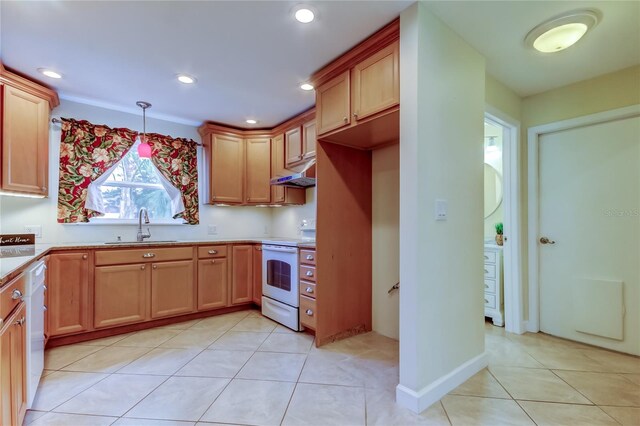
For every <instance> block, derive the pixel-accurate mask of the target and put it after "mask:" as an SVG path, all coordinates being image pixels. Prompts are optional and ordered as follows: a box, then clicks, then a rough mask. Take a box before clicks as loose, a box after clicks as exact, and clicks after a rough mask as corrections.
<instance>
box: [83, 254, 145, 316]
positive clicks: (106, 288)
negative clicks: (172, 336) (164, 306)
mask: <svg viewBox="0 0 640 426" xmlns="http://www.w3.org/2000/svg"><path fill="white" fill-rule="evenodd" d="M150 269H151V265H148V264H133V265H116V266H99V267H97V268H95V275H94V319H93V326H94V327H95V328H102V327H112V326H116V325H123V324H131V323H136V322H141V321H145V320H148V319H149V303H148V301H149V294H150V287H149V285H150V278H151V275H150V272H149V271H150Z"/></svg>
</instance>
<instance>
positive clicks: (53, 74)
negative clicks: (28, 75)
mask: <svg viewBox="0 0 640 426" xmlns="http://www.w3.org/2000/svg"><path fill="white" fill-rule="evenodd" d="M38 71H40V72H41V73H42V74H44V75H46V76H47V77H51V78H62V74H60V73H57V72H55V71H53V70H50V69H47V68H38Z"/></svg>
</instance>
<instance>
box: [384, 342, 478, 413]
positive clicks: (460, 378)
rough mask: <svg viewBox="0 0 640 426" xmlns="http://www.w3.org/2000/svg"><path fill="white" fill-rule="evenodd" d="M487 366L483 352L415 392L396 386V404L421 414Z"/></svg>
mask: <svg viewBox="0 0 640 426" xmlns="http://www.w3.org/2000/svg"><path fill="white" fill-rule="evenodd" d="M487 365H488V358H487V354H486V352H483V353H481V354H480V355H478V356H476V357H474V358H472V359H470V360H469V361H467V362H465V363H464V364H462V365H461V366H459V367H458V368H456V369H455V370H453V371H451V372H450V373H448V374H446V375H445V376H442V377H440V378H439V379H437V380H436V381H434V382H432V383H431V384H429V385H427V386H425V387H424V388H422V389H420V390H419V391H417V392H416V391H414V390H411V389H409V388H407V387H406V386H403V385H401V384H400V385H398V386H396V403H397V404H398V405H400V406H402V407H405V408H408V409H409V410H411V411H413V412H415V413H421V412H422V411H424V410H426V409H427V408H429V406H431V404H433V403H434V402H437V401H439V400H440V399H441V398H442V397H443V396H445V395H446V394H448V393H449V392H451V391H452V390H454V389H455V388H457V387H458V386H460V385H461V384H463V383H464V382H466V381H467V380H468V379H469V378H470V377H471V376H473V375H474V374H476V373H477V372H478V371H480V370H482V369H483V368H485V367H486V366H487Z"/></svg>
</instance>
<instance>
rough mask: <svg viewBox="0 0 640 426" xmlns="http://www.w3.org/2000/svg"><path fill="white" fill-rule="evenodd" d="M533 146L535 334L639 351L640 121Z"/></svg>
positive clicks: (552, 136)
mask: <svg viewBox="0 0 640 426" xmlns="http://www.w3.org/2000/svg"><path fill="white" fill-rule="evenodd" d="M538 141H539V145H538V155H539V157H538V158H539V160H538V161H539V163H538V166H539V169H538V179H539V180H538V182H539V235H538V249H539V286H540V329H541V330H542V331H543V332H546V333H549V334H552V335H556V336H560V337H564V338H567V339H571V340H576V341H581V342H585V343H589V344H592V345H596V346H601V347H606V348H610V349H614V350H618V351H622V352H628V353H634V354H636V355H637V354H640V289H639V286H640V118H639V117H633V118H626V119H622V120H616V121H611V122H605V123H599V124H593V125H588V126H583V127H577V128H572V129H567V130H563V131H558V132H554V133H548V134H544V135H541V136H540V137H539V139H538ZM543 238H548V240H549V241H548V242H546V241H545V240H544V239H543Z"/></svg>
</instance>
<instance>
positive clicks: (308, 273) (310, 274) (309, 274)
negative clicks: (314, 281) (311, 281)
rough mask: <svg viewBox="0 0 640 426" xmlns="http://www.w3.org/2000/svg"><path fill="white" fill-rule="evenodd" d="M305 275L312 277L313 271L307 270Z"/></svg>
mask: <svg viewBox="0 0 640 426" xmlns="http://www.w3.org/2000/svg"><path fill="white" fill-rule="evenodd" d="M305 275H306V276H308V277H312V276H313V272H311V271H307V273H306V274H305Z"/></svg>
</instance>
